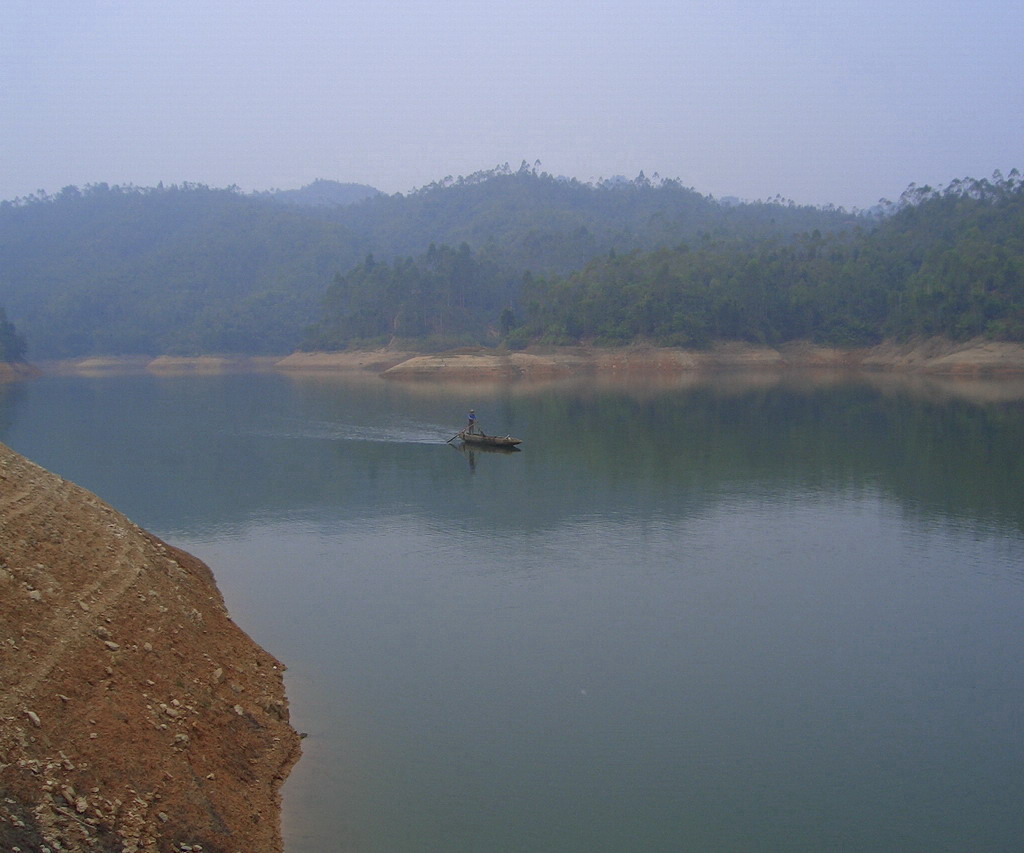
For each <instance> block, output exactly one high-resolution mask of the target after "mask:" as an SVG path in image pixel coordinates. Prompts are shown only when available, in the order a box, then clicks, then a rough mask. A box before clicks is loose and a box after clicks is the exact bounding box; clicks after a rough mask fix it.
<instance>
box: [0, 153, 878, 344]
mask: <svg viewBox="0 0 1024 853" xmlns="http://www.w3.org/2000/svg"><path fill="white" fill-rule="evenodd" d="M353 187H356V189H352V188H353ZM294 193H295V195H286V196H285V199H292V201H291V202H288V203H281V201H282V199H281V198H280V197H279V195H278V194H274V193H257V194H251V195H247V194H243V193H241V192H239V191H237V190H232V189H212V188H210V187H206V186H203V185H198V184H183V185H180V186H178V185H173V186H160V187H157V188H139V187H117V186H108V185H106V184H95V185H90V186H86V187H84V188H81V189H79V188H76V187H67V188H65V189H64V190H62V191H61V192H60V193H59V194H57V195H52V196H50V195H41V196H31V197H29V198H27V199H20V200H18V201H16V202H3V203H0V258H2V259H3V264H2V266H0V306H3V307H5V309H6V311H7V315H8V318H9V319H10V321H11V322H12V323H14V324H15V325H16V327H17V330H18V333H19V334H20V335H22V336H23V338H24V340H25V341H26V343H27V345H28V357H29V358H32V359H36V360H39V359H46V358H70V357H75V356H84V355H94V354H148V355H161V354H174V355H194V354H202V353H218V352H219V353H241V354H245V353H267V354H276V353H287V352H291V351H293V350H294V349H295V348H296V347H298V346H299V345H300V343H301V342H302V341H303V340H304V339H308V338H307V329H308V328H309V327H310V325H311V324H313V323H316V322H319V321H321V320H322V306H323V301H324V299H325V297H327V296H328V290H329V288H330V287H331V285H332V282H333V281H334V280H335V279H336V278H337V277H338V276H344V275H345V274H347V273H348V272H349V271H351V270H353V269H355V268H356V267H357V266H360V265H361V264H363V262H364V261H365V260H366V259H367V257H368V256H369V255H373V257H374V258H375V259H376V260H377V261H378V262H384V263H386V264H391V263H400V262H402V261H403V259H409V258H414V257H420V256H424V257H425V256H426V255H427V254H428V252H429V249H430V247H431V246H432V245H433V246H435V247H439V248H443V247H445V246H447V247H452V250H451V251H441V252H438V254H437V257H438V258H440V259H442V261H443V262H444V263H448V262H452V263H453V264H454V266H453V267H452V268H453V269H456V270H460V271H465V270H469V269H471V270H472V271H473V275H476V276H482V275H484V274H486V276H487V277H488V278H487V285H488V287H490V286H491V283H493V284H494V288H495V289H494V290H492V291H490V292H486V293H485V292H484V291H483V290H482V289H481V288H482V287H483V285H484V284H485V282H484V281H483V279H479V278H478V279H477V280H476V282H475V283H474V281H473V280H468V279H467V280H466V281H460V283H459V287H462V288H464V291H463V292H464V293H467V294H468V293H472V294H473V295H472V297H471V298H469V299H468V300H465V299H461V298H460V302H459V305H458V306H457V307H458V308H459V311H460V312H462V313H461V314H460V316H461V319H460V320H459V323H458V324H457V325H456V326H455V327H451V326H449V325H446V323H445V322H440V323H439V324H438V323H433V322H432V323H426V322H418V323H415V324H414V323H411V322H410V323H408V324H406V328H407V329H414V328H427V327H431V328H432V327H434V326H436V327H437V328H438V329H439V330H442V331H443V334H445V335H447V334H449V333H450V332H459V333H460V334H462V333H466V334H471V335H472V337H473V338H474V339H477V338H480V337H481V335H483V336H485V337H487V339H491V337H492V333H491V332H490V331H488V330H489V329H491V328H492V327H496V324H497V322H498V317H497V314H500V313H501V311H502V310H503V309H504V308H506V307H509V306H512V305H514V303H516V301H517V300H518V294H519V290H520V288H521V285H522V282H523V277H524V274H525V273H530V274H532V275H534V276H546V275H551V274H568V273H571V272H572V271H574V270H578V269H581V268H582V267H583V266H585V265H586V264H587V263H589V262H590V261H591V260H593V259H594V258H595V257H600V256H603V255H607V254H608V253H609V252H615V253H619V254H620V255H622V254H627V253H630V252H634V251H638V250H653V249H655V248H657V247H659V246H661V247H664V246H674V245H678V244H679V243H680V242H682V241H686V240H697V239H703V238H707V239H712V238H714V239H719V238H724V237H726V236H733V237H739V236H742V237H743V238H744V239H746V238H749V239H755V238H761V237H766V236H769V235H770V236H774V237H777V238H778V239H781V240H789V239H792V237H793V235H795V234H798V233H802V232H804V231H807V230H813V229H819V230H820V231H822V232H823V233H830V232H833V231H837V230H839V231H841V230H848V229H850V228H853V227H858V226H860V225H863V224H865V220H864V218H863V217H861V216H859V215H856V214H852V213H849V212H846V211H836V210H824V209H819V208H813V207H800V206H797V205H794V204H792V203H786V202H781V201H774V202H767V203H755V204H743V205H735V206H730V207H726V206H723V205H721V204H719V203H718V202H716V201H715V200H714V199H712V198H710V197H708V196H703V195H701V194H700V193H698V192H696V191H695V190H692V189H687V188H685V187H683V186H681V185H680V184H679V183H678V182H674V181H653V182H652V181H649V180H647V179H646V178H644V177H643V175H640V176H638V178H637V179H634V180H632V181H616V182H609V183H606V184H599V185H592V184H584V183H581V182H579V181H574V180H564V179H558V178H554V177H552V176H550V175H547V174H543V173H538V172H537V171H536V170H535V169H527V168H525V166H524V167H523V168H520V169H519V170H518V171H513V170H510V169H508V168H507V167H502V168H499V169H494V170H490V171H487V172H480V173H477V174H474V175H470V176H468V177H465V178H458V179H445V180H443V181H439V182H436V183H434V184H431V185H429V186H427V187H424V188H423V189H421V190H418V191H416V192H413V193H410V194H408V195H400V194H396V195H385V194H380V193H377V192H376V191H375V190H373V189H372V188H370V187H360V186H359V185H346V184H340V183H336V182H333V181H318V182H315V183H314V184H312V185H310V186H309V187H306V188H303V189H302V190H297V191H294ZM359 195H362V198H361V199H357V196H359ZM297 199H299V201H296V200H297ZM340 199H348V201H347V202H346V203H342V202H340V201H339V200H340ZM328 200H331V201H328ZM463 244H465V250H463V249H462V246H463ZM455 249H458V250H459V251H457V252H456V251H455ZM466 251H468V252H469V253H470V255H471V256H472V263H471V264H468V265H467V264H466V262H465V261H466ZM380 272H382V271H380V270H378V271H377V273H374V274H373V275H372V276H370V277H369V278H368V279H367V281H371V280H377V279H378V278H380V275H379V274H380ZM459 274H460V275H461V274H462V273H461V272H460V273H459ZM403 281H404V279H403V278H402V277H401V276H399V277H398V279H395V283H398V284H402V282H403ZM403 286H404V285H403ZM465 288H469V290H465ZM334 296H335V297H337V293H334ZM463 308H465V311H463V310H462V309H463ZM496 312H497V313H496ZM386 313H387V311H386V310H385V312H384V314H385V315H386ZM385 320H386V318H385ZM385 320H381V324H379V325H384V326H386V322H385ZM392 321H394V317H392ZM364 325H365V326H366V327H367V328H369V327H371V326H372V327H374V328H376V327H377V325H378V324H375V323H368V324H364ZM392 325H393V326H394V323H393V322H392ZM399 325H401V323H399ZM470 327H472V330H473V331H472V332H467V329H468V328H470Z"/></svg>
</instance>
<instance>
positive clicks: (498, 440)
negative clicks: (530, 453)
mask: <svg viewBox="0 0 1024 853" xmlns="http://www.w3.org/2000/svg"><path fill="white" fill-rule="evenodd" d="M459 438H461V439H462V440H463V441H464V442H465V443H466V444H479V445H481V446H486V447H515V446H516V445H517V444H522V443H523V440H522V439H521V438H512V436H510V435H484V434H483V433H479V432H466V431H465V430H463V431H462V432H460V433H459Z"/></svg>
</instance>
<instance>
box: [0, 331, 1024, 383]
mask: <svg viewBox="0 0 1024 853" xmlns="http://www.w3.org/2000/svg"><path fill="white" fill-rule="evenodd" d="M801 368H816V369H822V368H824V369H838V370H863V371H876V372H877V371H898V372H906V373H925V374H944V375H948V376H963V377H970V376H978V377H997V376H1014V375H1018V374H1024V344H1019V343H1011V342H1005V341H989V340H984V339H975V340H971V341H964V342H953V341H947V340H943V339H939V338H928V339H921V340H915V341H910V342H892V341H889V342H885V343H882V344H879V345H877V346H873V347H862V348H833V347H823V346H819V345H817V344H811V343H807V342H793V343H787V344H782V345H780V346H778V347H771V346H760V345H757V344H747V343H737V342H722V343H718V344H715V345H713V346H712V347H710V348H708V349H706V350H687V349H679V348H663V347H650V346H629V347H593V346H577V347H534V348H530V349H527V350H523V351H521V352H510V351H504V350H491V349H486V348H483V347H480V348H475V349H474V348H465V349H459V350H454V351H450V352H444V353H434V354H424V353H417V352H411V351H408V350H392V349H386V348H385V349H378V350H345V351H340V352H296V353H292V354H291V355H288V356H285V357H281V358H278V357H267V356H264V357H258V358H247V357H235V356H213V355H209V356H200V357H196V358H185V357H175V356H160V357H158V358H149V357H145V356H143V357H134V356H119V357H96V356H94V357H90V358H84V359H75V360H70V361H61V362H44V363H41V364H40V365H38V369H34V372H33V373H25V372H22V373H20V374H14V375H11V376H10V377H9V378H12V379H13V378H29V376H30V375H37V374H38V373H39V372H42V373H65V374H66V373H73V374H79V375H95V376H99V375H107V374H112V373H123V372H151V373H156V374H160V375H173V374H217V373H230V372H239V371H281V372H286V373H290V374H304V373H313V374H331V373H350V374H351V373H363V374H379V375H381V376H383V377H385V378H388V379H431V378H436V379H464V380H473V379H481V380H514V379H554V378H562V377H570V376H588V375H595V376H615V375H629V374H655V375H657V374H660V375H673V374H686V373H694V372H700V371H710V370H737V369H739V370H790V369H801ZM3 377H4V374H3V372H0V379H2V378H3Z"/></svg>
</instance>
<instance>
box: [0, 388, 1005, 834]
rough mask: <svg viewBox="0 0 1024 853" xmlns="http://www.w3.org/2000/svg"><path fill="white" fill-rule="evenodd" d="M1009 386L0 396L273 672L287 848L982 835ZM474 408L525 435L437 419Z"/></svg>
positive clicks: (15, 428) (13, 442)
mask: <svg viewBox="0 0 1024 853" xmlns="http://www.w3.org/2000/svg"><path fill="white" fill-rule="evenodd" d="M1007 387H1008V386H1000V385H990V386H981V385H978V386H971V385H959V386H956V393H954V394H952V395H951V394H949V393H947V390H948V389H945V388H943V387H941V386H938V385H934V384H932V385H923V386H920V387H917V386H913V385H900V384H898V383H897V384H896V385H893V386H887V385H872V384H861V383H859V382H856V381H852V380H836V379H834V378H833V380H832V381H830V382H828V383H816V382H812V381H810V380H808V379H806V378H803V377H798V378H797V379H791V380H786V381H776V380H773V379H771V378H768V377H763V376H762V377H759V378H756V379H754V380H751V381H747V380H746V379H744V378H742V377H735V376H731V375H722V376H718V377H715V378H714V379H713V380H712V381H710V382H709V383H708V384H699V383H694V384H693V385H692V386H690V387H680V388H660V389H659V388H647V387H644V386H643V385H642V384H640V383H632V384H630V385H629V386H627V387H623V388H614V387H600V386H595V385H586V384H580V385H576V384H566V385H557V384H556V385H551V386H547V387H542V386H521V385H516V386H510V387H504V388H501V387H475V388H466V387H462V388H460V387H451V386H417V385H412V386H407V385H396V384H391V383H386V382H384V381H382V380H378V379H373V378H368V379H362V380H358V381H357V380H348V381H343V380H326V379H309V378H305V379H295V378H289V377H284V376H276V375H232V376H220V377H183V378H156V377H150V376H119V377H108V378H66V377H50V378H44V379H41V380H38V381H34V382H31V383H27V384H21V385H17V386H8V387H3V386H0V440H2V441H4V442H5V443H7V444H8V445H10V446H12V447H13V448H14V449H16V450H18V451H20V452H22V453H24V454H26V455H27V456H29V457H30V458H32V459H33V460H35V461H37V462H39V463H40V464H42V465H44V466H46V467H48V468H50V469H51V470H53V471H56V472H58V473H60V474H62V475H63V476H65V477H68V478H69V479H72V480H75V481H76V482H78V483H80V484H82V485H84V486H86V487H87V488H89V489H91V490H93V491H95V492H97V493H98V494H100V495H101V496H102V497H103V498H105V499H106V500H108V501H110V502H111V503H113V504H114V505H115V506H117V507H118V508H119V509H121V510H122V511H124V512H125V513H127V514H128V515H129V516H130V517H131V518H132V519H133V520H134V521H136V522H138V523H140V524H142V525H143V526H145V527H147V528H149V529H151V530H153V531H154V532H155V533H157V534H158V535H160V536H162V537H164V538H166V539H168V540H170V541H172V542H174V543H175V544H178V545H181V546H183V547H185V548H186V549H188V550H190V551H192V552H193V553H196V554H197V555H199V556H200V557H202V558H203V559H205V560H206V561H207V562H208V563H210V565H211V566H212V567H213V569H214V571H215V573H216V575H217V579H218V582H219V584H220V586H221V588H222V590H223V591H224V594H225V597H226V598H227V601H228V605H229V607H230V608H231V610H232V612H233V614H234V615H235V617H236V620H237V621H238V622H239V623H240V624H241V625H242V626H243V627H244V628H245V629H246V630H247V631H248V632H249V633H250V634H251V635H252V636H253V637H254V638H255V639H256V640H257V641H259V642H260V643H261V644H263V645H264V646H266V647H267V648H268V649H270V650H271V651H272V652H273V653H274V654H276V655H277V656H278V657H280V658H282V659H283V660H284V661H285V662H286V663H287V664H288V665H289V672H288V689H289V693H290V696H291V700H292V714H293V722H294V723H295V725H296V727H297V728H299V729H300V730H302V731H306V732H308V733H309V737H308V739H307V740H305V741H304V747H305V757H304V758H303V760H302V762H301V763H300V764H299V766H298V767H297V768H296V770H295V772H294V774H293V777H292V779H291V780H290V781H289V783H288V785H287V786H286V788H285V811H286V814H285V835H286V842H287V847H288V850H289V853H314V851H315V853H320V852H321V851H328V850H331V851H333V850H338V851H359V852H360V853H363V852H364V851H366V853H371V852H372V853H424V852H425V851H439V852H440V851H444V853H461V851H478V853H502V851H516V853H522V852H523V851H529V853H534V851H536V852H537V853H543V851H558V853H561V851H566V853H577V851H578V852H579V853H583V851H587V853H601V851H607V852H608V853H623V851H627V852H628V851H644V853H648V851H650V852H651V853H658V851H665V853H668V851H672V853H678V851H775V850H778V851H829V850H832V851H860V850H868V849H872V850H906V851H942V850H948V851H965V850H971V851H1002V850H1017V849H1019V847H1020V843H1021V839H1022V838H1024V809H1022V808H1021V803H1022V802H1024V719H1022V716H1024V655H1022V653H1021V638H1022V634H1024V404H1022V403H1021V402H1020V396H1019V395H1015V394H1013V393H1006V388H1007ZM965 394H967V395H968V396H964V395H965ZM1001 398H1005V399H1003V400H1002V401H1000V399H1001ZM976 400H988V402H978V401H976ZM470 406H473V407H475V408H476V410H477V411H478V412H479V413H480V415H481V422H482V424H483V426H484V428H485V429H488V430H490V431H494V432H498V431H500V432H502V433H512V434H515V435H518V436H520V437H522V438H523V439H524V440H525V442H524V445H523V448H524V449H523V451H522V452H521V453H514V454H507V453H506V454H495V453H476V454H475V455H468V454H466V453H464V452H461V451H459V450H457V449H455V448H454V447H452V446H448V445H445V444H444V441H445V439H446V438H448V437H449V436H451V434H452V433H454V432H455V431H456V430H457V429H458V428H459V426H460V425H461V423H462V419H463V417H464V412H465V411H466V410H467V409H468V408H469V407H470Z"/></svg>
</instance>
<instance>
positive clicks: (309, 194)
mask: <svg viewBox="0 0 1024 853" xmlns="http://www.w3.org/2000/svg"><path fill="white" fill-rule="evenodd" d="M267 194H268V195H270V196H271V197H272V198H273V199H275V200H276V201H280V202H284V203H285V204H295V205H299V206H301V207H344V206H345V205H349V204H355V203H356V202H359V201H365V200H366V199H368V198H373V197H374V196H378V195H380V194H381V192H380V190H378V189H374V188H373V187H371V186H367V185H366V184H342V183H338V181H328V180H323V179H319V180H316V181H313V183H311V184H307V185H306V186H304V187H301V188H300V189H297V190H271V191H269V192H268V193H267Z"/></svg>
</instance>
